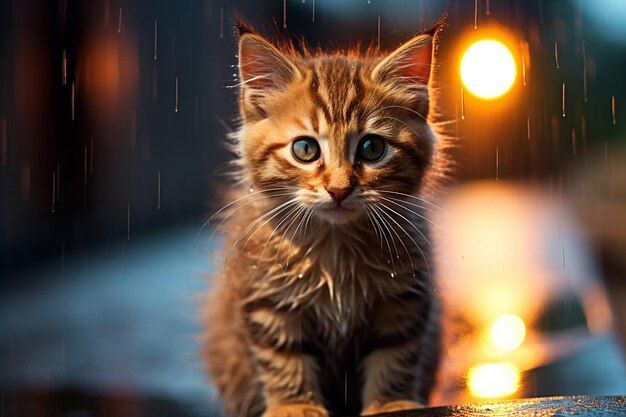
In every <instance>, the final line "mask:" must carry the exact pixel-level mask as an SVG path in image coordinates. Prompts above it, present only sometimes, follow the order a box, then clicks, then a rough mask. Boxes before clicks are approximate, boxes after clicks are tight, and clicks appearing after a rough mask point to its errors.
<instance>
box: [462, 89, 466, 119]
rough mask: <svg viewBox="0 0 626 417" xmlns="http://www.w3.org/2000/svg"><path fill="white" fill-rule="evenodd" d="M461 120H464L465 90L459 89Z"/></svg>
mask: <svg viewBox="0 0 626 417" xmlns="http://www.w3.org/2000/svg"><path fill="white" fill-rule="evenodd" d="M461 120H465V89H464V88H463V87H461Z"/></svg>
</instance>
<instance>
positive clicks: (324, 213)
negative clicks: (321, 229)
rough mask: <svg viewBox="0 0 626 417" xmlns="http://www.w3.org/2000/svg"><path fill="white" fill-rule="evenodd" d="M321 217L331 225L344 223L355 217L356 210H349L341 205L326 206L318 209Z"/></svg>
mask: <svg viewBox="0 0 626 417" xmlns="http://www.w3.org/2000/svg"><path fill="white" fill-rule="evenodd" d="M319 213H320V214H321V217H323V218H325V219H326V220H328V221H329V222H331V223H346V222H348V221H350V220H352V219H354V218H355V217H356V215H357V214H358V210H356V209H354V208H349V207H346V206H343V205H341V204H335V205H333V206H327V207H324V208H320V209H319Z"/></svg>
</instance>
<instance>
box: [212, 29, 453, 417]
mask: <svg viewBox="0 0 626 417" xmlns="http://www.w3.org/2000/svg"><path fill="white" fill-rule="evenodd" d="M432 38H433V36H432V33H430V34H425V35H422V36H421V37H417V38H415V39H414V40H412V41H410V42H414V43H415V45H409V43H410V42H409V43H407V44H405V45H403V46H402V47H400V48H399V49H398V50H396V51H395V52H392V53H391V54H382V53H378V52H377V51H370V52H369V53H367V54H358V53H356V52H354V51H351V52H346V53H343V54H341V53H324V52H323V51H318V52H317V53H309V52H306V51H305V52H304V53H297V52H296V51H295V49H294V48H293V47H292V46H291V45H287V46H285V45H283V46H277V45H275V44H271V43H270V42H268V41H267V40H265V39H264V38H263V37H261V36H260V35H258V34H256V33H255V32H254V31H253V29H251V28H249V27H245V26H242V27H240V60H242V61H244V62H240V78H241V86H240V109H241V115H242V124H241V127H240V128H239V129H238V131H237V132H235V133H234V134H233V138H232V139H233V143H234V150H235V152H236V153H237V154H238V159H237V161H236V163H237V164H238V165H239V166H240V167H241V177H240V179H239V182H238V185H237V187H236V188H235V189H234V192H233V195H231V196H230V197H231V198H232V201H237V202H236V203H234V204H232V205H230V206H228V207H227V209H226V210H225V211H224V213H226V216H225V217H226V218H225V219H224V223H223V226H222V231H223V232H224V233H225V238H224V243H223V251H222V252H221V254H220V256H219V258H218V259H221V260H222V261H223V267H222V268H221V270H220V271H219V272H217V273H216V274H215V277H214V289H213V291H212V292H211V294H209V295H208V296H207V299H206V300H205V302H204V306H205V315H204V318H203V320H204V323H205V333H204V348H203V351H202V354H203V356H204V357H205V358H206V363H207V370H208V372H209V373H210V375H211V377H212V379H213V381H214V383H215V385H216V386H217V389H218V392H219V394H220V397H221V399H222V406H223V409H224V411H225V412H226V413H227V414H229V415H232V416H236V417H244V416H258V415H261V414H263V413H265V415H266V416H268V417H270V416H271V417H279V416H291V417H300V416H312V417H317V416H325V415H327V413H328V412H330V413H331V414H344V415H345V414H352V415H356V414H359V413H362V414H373V413H376V412H384V411H393V410H400V409H408V408H414V407H418V406H419V405H420V404H425V403H426V402H427V400H428V396H429V393H430V391H431V389H432V387H433V384H434V378H435V372H436V369H437V363H438V358H439V350H440V347H439V311H438V309H439V303H438V300H437V298H436V297H435V293H434V291H433V283H432V281H431V278H432V272H433V271H432V270H431V269H432V267H433V265H432V262H430V259H431V248H430V246H429V243H428V242H427V238H428V236H429V228H428V223H427V222H426V221H425V220H424V219H423V218H421V217H420V216H424V217H427V215H428V214H429V210H431V209H433V207H432V206H429V205H428V204H427V203H424V202H420V201H419V200H417V199H411V198H408V197H402V196H401V195H400V194H390V193H388V194H384V193H382V191H381V190H383V191H390V192H397V193H403V194H406V195H409V196H422V197H424V196H425V195H428V194H429V193H431V192H432V190H433V189H434V187H433V184H434V183H436V181H435V179H436V177H437V176H438V175H440V174H441V172H440V170H439V168H440V167H439V166H437V164H436V163H434V159H433V155H434V153H435V150H436V149H437V148H438V147H439V144H438V142H437V140H436V136H435V135H434V133H433V132H432V129H431V126H429V124H428V123H427V122H426V120H425V119H424V118H422V117H419V116H418V115H417V114H418V113H420V114H421V115H423V116H426V115H427V112H428V110H429V94H428V92H429V90H428V88H427V82H428V79H429V76H428V75H429V70H427V71H426V72H425V71H424V69H423V68H412V67H410V65H411V62H418V64H419V65H424V62H422V61H420V60H425V59H426V58H427V60H428V66H430V58H431V54H432V52H431V51H432V43H433V39H432ZM407 45H408V46H409V47H411V48H415V49H411V50H410V51H408V50H405V51H403V50H402V48H407ZM245 48H252V49H251V50H250V49H248V50H245ZM419 48H422V50H420V49H419ZM407 51H408V52H411V53H416V54H418V55H416V56H411V57H409V58H411V59H412V60H413V61H410V60H407V61H406V63H405V62H404V61H401V60H400V58H402V59H404V58H403V57H401V56H399V55H398V54H399V53H404V52H406V53H408V52H407ZM242 52H243V55H242ZM426 53H427V54H428V56H427V57H425V54H426ZM251 54H252V56H251ZM253 54H258V56H256V55H253ZM394 54H396V56H395V60H396V61H397V62H396V61H393V59H391V57H394ZM246 57H247V58H246ZM246 59H247V61H245V60H246ZM386 61H389V63H387V64H386V63H385V62H386ZM246 65H247V66H246ZM407 65H408V66H409V67H408V68H407V67H406V66H407ZM267 67H269V68H270V70H271V71H272V73H271V74H265V72H268V70H267ZM264 68H265V69H264ZM407 70H408V72H407ZM411 70H414V71H413V72H411ZM264 71H265V72H264ZM258 74H261V75H262V76H261V77H259V76H258ZM424 74H426V76H425V78H424ZM411 77H413V78H411ZM431 90H432V85H431ZM365 131H374V132H376V133H378V134H381V135H383V136H385V137H386V138H388V140H389V142H391V143H393V147H394V152H395V153H394V154H393V157H392V158H391V159H390V160H389V161H387V163H385V164H384V165H383V166H380V167H377V168H376V169H372V168H371V167H368V166H364V164H359V163H358V162H357V161H352V163H349V162H350V160H349V158H348V157H347V155H349V153H350V152H352V151H351V147H352V146H353V145H352V144H353V143H354V142H355V140H356V138H358V135H359V134H360V132H365ZM302 132H309V133H307V134H308V135H310V136H314V137H315V135H318V136H324V137H326V138H328V139H327V144H326V149H325V151H326V152H327V154H326V155H327V156H328V157H327V158H325V160H324V161H323V163H321V162H320V163H319V164H318V165H317V166H314V167H311V166H306V167H304V166H298V164H294V163H293V161H290V160H289V158H288V156H286V154H285V149H287V148H288V147H289V144H290V142H291V141H292V140H293V138H294V137H295V136H298V135H299V134H302ZM251 184H252V185H253V187H254V192H252V193H251V192H250V191H249V187H250V185H251ZM331 185H332V186H340V187H346V186H356V188H357V190H356V191H355V193H358V194H355V196H354V199H357V200H356V201H357V202H356V203H355V205H363V204H364V202H365V201H367V202H369V203H370V204H380V203H383V204H386V205H387V206H388V208H387V209H384V208H380V212H379V213H378V215H377V216H378V217H377V216H375V215H374V213H373V212H366V211H363V212H362V213H361V214H360V215H359V216H358V217H357V218H355V219H353V220H351V221H349V222H346V223H341V222H338V223H335V222H334V221H333V220H332V219H331V220H329V219H327V218H324V217H323V216H322V217H320V216H319V215H317V214H316V211H315V208H316V206H315V204H318V203H319V201H320V198H322V197H320V196H321V195H322V194H324V193H325V192H324V191H323V190H324V188H325V187H329V186H331ZM282 187H285V188H282ZM294 195H296V196H298V198H299V200H298V203H299V204H298V205H294V206H291V205H289V204H288V203H286V202H288V201H289V199H290V198H292V197H293V196H294ZM381 197H388V198H389V197H390V198H392V199H394V198H399V200H397V201H396V200H394V201H396V202H397V203H398V204H401V205H404V206H405V208H409V209H410V210H412V211H413V213H411V212H410V211H407V210H406V209H403V208H401V206H395V205H393V204H392V203H391V202H390V201H389V200H387V201H385V200H382V199H381ZM400 197H401V198H400ZM346 201H348V200H346ZM407 203H409V204H410V203H413V205H409V204H407ZM416 203H419V204H416ZM285 204H287V205H285ZM281 205H282V206H281ZM418 206H422V207H421V208H420V207H418ZM281 207H283V209H282V210H281ZM301 207H307V208H308V210H305V209H301ZM273 209H274V210H275V211H273V212H272V210H273ZM383 211H384V213H383ZM394 212H395V213H394ZM267 213H270V215H267ZM400 214H401V216H400ZM264 215H265V217H263V216H264ZM259 218H261V221H259V220H258V219H259ZM383 223H386V226H385V227H384V225H383ZM383 235H384V236H383ZM401 240H402V241H403V243H404V246H403V245H401ZM417 246H419V248H418V247H417Z"/></svg>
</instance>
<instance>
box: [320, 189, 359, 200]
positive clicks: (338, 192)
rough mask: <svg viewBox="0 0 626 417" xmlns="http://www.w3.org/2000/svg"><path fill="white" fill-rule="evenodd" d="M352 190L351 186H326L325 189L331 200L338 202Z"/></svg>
mask: <svg viewBox="0 0 626 417" xmlns="http://www.w3.org/2000/svg"><path fill="white" fill-rule="evenodd" d="M352 190H353V188H352V187H348V188H336V187H328V188H327V189H326V191H328V194H330V196H331V197H332V198H333V200H335V201H336V202H338V203H339V202H341V201H343V200H345V199H346V197H348V196H349V195H350V193H351V192H352Z"/></svg>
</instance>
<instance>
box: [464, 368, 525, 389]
mask: <svg viewBox="0 0 626 417" xmlns="http://www.w3.org/2000/svg"><path fill="white" fill-rule="evenodd" d="M519 383H520V370H519V368H518V367H517V366H515V365H514V364H512V363H508V362H504V363H478V364H476V365H474V366H472V367H471V368H470V370H469V372H468V374H467V386H468V388H469V390H470V394H471V395H472V396H473V397H475V398H502V397H508V396H509V395H512V394H514V393H515V392H516V391H517V390H518V388H519Z"/></svg>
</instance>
